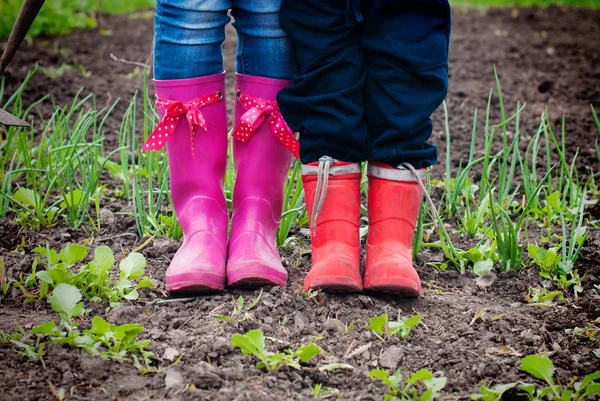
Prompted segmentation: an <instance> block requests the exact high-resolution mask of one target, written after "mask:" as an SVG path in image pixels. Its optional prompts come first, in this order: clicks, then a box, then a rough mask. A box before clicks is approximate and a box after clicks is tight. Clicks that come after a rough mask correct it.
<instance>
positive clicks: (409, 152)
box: [362, 0, 450, 169]
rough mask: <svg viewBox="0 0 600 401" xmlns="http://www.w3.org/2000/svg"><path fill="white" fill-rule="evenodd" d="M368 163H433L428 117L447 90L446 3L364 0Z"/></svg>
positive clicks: (436, 0) (444, 0)
mask: <svg viewBox="0 0 600 401" xmlns="http://www.w3.org/2000/svg"><path fill="white" fill-rule="evenodd" d="M362 4H363V13H364V17H365V30H364V34H363V51H364V59H365V67H366V74H367V78H366V86H365V119H366V121H367V124H368V131H369V142H370V146H369V149H370V154H369V160H371V161H377V162H383V163H386V164H389V165H391V166H397V165H398V164H399V163H401V162H408V163H410V164H412V165H413V166H414V167H415V168H417V169H419V168H424V167H428V166H430V165H432V164H433V163H435V161H436V159H437V152H436V149H435V147H434V146H433V145H431V144H428V143H427V140H428V139H429V137H430V136H431V132H432V124H431V119H430V116H431V114H432V113H433V112H434V110H435V109H437V108H438V106H439V105H440V104H441V103H442V100H443V99H444V97H445V96H446V91H447V88H448V40H449V33H450V6H449V5H448V2H447V0H402V1H394V0H363V1H362Z"/></svg>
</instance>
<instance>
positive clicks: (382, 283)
mask: <svg viewBox="0 0 600 401" xmlns="http://www.w3.org/2000/svg"><path fill="white" fill-rule="evenodd" d="M364 288H365V291H374V292H385V293H388V294H393V295H400V296H403V297H411V298H418V297H420V296H421V289H420V287H419V285H418V284H417V283H415V282H414V281H413V280H408V279H405V278H390V277H386V278H385V279H380V280H377V279H372V280H369V284H365V286H364Z"/></svg>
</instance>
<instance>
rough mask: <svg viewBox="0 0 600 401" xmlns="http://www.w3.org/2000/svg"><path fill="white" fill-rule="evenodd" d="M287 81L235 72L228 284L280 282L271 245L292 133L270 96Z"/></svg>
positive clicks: (281, 270) (278, 261)
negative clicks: (235, 95) (233, 169)
mask: <svg viewBox="0 0 600 401" xmlns="http://www.w3.org/2000/svg"><path fill="white" fill-rule="evenodd" d="M290 84H291V82H289V81H284V80H279V79H270V78H261V77H255V76H249V75H241V74H237V75H236V94H237V101H236V104H235V114H234V120H233V121H234V126H236V129H235V131H234V134H233V136H234V138H235V139H234V142H233V154H234V163H235V169H236V183H235V188H234V191H233V210H232V222H231V236H230V239H229V256H228V258H229V260H228V262H227V283H228V286H254V285H264V284H267V285H269V284H271V285H272V284H275V285H281V286H284V285H285V284H286V281H287V272H286V271H285V268H284V267H283V265H282V264H281V258H280V256H279V251H278V249H277V244H276V235H277V229H278V227H279V221H280V219H281V212H282V208H283V187H284V184H285V180H286V178H287V173H288V170H289V168H290V162H291V156H292V154H293V153H296V154H297V142H296V140H295V136H294V134H293V133H292V132H291V130H290V129H289V127H287V124H285V122H284V121H283V118H282V117H281V113H280V112H279V107H278V106H277V102H276V100H275V96H276V95H277V92H279V90H280V89H282V88H284V87H285V86H288V85H290Z"/></svg>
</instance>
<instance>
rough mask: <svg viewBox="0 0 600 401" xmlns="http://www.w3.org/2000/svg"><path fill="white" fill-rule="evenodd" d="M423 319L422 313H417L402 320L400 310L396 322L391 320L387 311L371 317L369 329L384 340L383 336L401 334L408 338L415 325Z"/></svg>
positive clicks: (388, 336)
mask: <svg viewBox="0 0 600 401" xmlns="http://www.w3.org/2000/svg"><path fill="white" fill-rule="evenodd" d="M421 319H422V317H421V315H415V316H411V317H409V318H407V319H404V320H402V318H401V316H400V312H398V320H397V321H395V322H394V321H390V320H389V318H388V314H387V313H384V314H383V315H379V316H377V317H374V318H371V319H369V325H368V327H367V329H369V330H371V331H372V332H373V333H375V335H376V336H377V338H379V339H380V340H382V341H383V336H385V337H386V338H390V337H392V336H397V335H399V336H400V337H402V338H407V337H408V336H410V333H411V332H412V329H413V327H416V326H418V325H419V324H420V323H421Z"/></svg>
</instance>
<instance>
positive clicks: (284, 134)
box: [232, 93, 299, 159]
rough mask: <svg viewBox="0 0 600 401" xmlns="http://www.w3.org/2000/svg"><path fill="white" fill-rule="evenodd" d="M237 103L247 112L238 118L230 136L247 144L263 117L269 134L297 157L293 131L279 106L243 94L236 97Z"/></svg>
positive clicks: (271, 101) (272, 101)
mask: <svg viewBox="0 0 600 401" xmlns="http://www.w3.org/2000/svg"><path fill="white" fill-rule="evenodd" d="M238 101H239V102H240V103H241V104H242V106H243V107H244V108H245V109H246V110H248V111H246V112H245V113H244V114H243V115H242V117H241V118H240V125H238V127H237V128H236V129H235V130H234V131H233V134H232V136H233V137H234V138H235V139H238V140H240V141H242V142H248V141H249V140H250V138H252V135H253V134H254V132H255V131H256V130H257V129H258V127H260V125H261V124H262V123H263V122H264V120H265V117H266V118H267V120H268V123H269V127H270V128H271V132H272V133H273V135H275V138H277V140H278V141H279V142H281V144H282V145H283V146H285V147H286V149H288V150H289V151H290V152H292V154H293V155H294V156H295V157H296V159H298V158H299V156H298V149H299V145H298V140H296V135H294V131H292V129H291V128H290V127H289V126H288V125H287V123H286V122H285V121H284V120H283V116H282V115H281V110H279V105H278V104H277V102H276V101H274V100H264V99H262V98H260V97H252V96H249V95H245V94H243V93H242V94H240V95H239V96H238Z"/></svg>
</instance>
